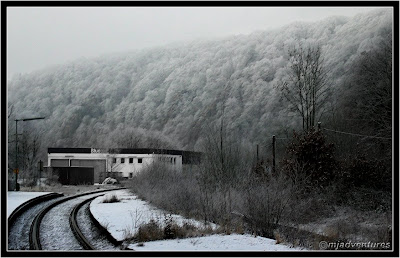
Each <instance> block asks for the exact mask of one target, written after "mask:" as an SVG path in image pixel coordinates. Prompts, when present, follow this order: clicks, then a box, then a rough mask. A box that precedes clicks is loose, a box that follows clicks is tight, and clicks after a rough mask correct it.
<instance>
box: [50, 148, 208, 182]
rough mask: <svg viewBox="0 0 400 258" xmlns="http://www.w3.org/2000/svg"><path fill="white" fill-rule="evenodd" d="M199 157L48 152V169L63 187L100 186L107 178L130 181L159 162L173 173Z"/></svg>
mask: <svg viewBox="0 0 400 258" xmlns="http://www.w3.org/2000/svg"><path fill="white" fill-rule="evenodd" d="M200 159H201V153H199V152H192V151H181V150H166V149H96V148H48V163H47V164H48V167H49V169H50V171H51V173H52V174H56V175H57V176H58V177H59V181H60V182H61V183H62V184H93V183H101V182H103V180H104V179H105V178H107V177H114V178H125V179H129V178H133V177H134V176H135V175H136V174H137V173H139V172H140V171H141V170H142V169H143V168H144V167H146V166H148V165H150V164H152V163H154V162H156V161H158V162H163V163H165V164H167V165H168V166H170V167H171V168H173V169H176V170H182V165H183V164H198V163H199V162H200Z"/></svg>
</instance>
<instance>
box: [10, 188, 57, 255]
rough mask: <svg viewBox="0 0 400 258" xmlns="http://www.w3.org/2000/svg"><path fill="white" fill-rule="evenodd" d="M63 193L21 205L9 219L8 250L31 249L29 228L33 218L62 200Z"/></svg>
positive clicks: (35, 199)
mask: <svg viewBox="0 0 400 258" xmlns="http://www.w3.org/2000/svg"><path fill="white" fill-rule="evenodd" d="M63 196H64V195H63V194H61V193H50V194H45V195H41V196H38V197H35V198H33V199H30V200H29V201H26V202H24V203H22V204H21V205H19V206H18V207H17V208H16V209H15V210H14V211H13V212H12V213H11V214H10V216H9V217H8V224H7V229H8V230H7V231H8V249H9V250H27V249H29V228H30V225H31V224H32V221H33V217H34V216H35V215H36V214H37V213H38V212H39V211H40V210H41V209H43V208H44V207H45V206H46V205H48V204H50V203H52V202H54V201H56V200H58V199H60V198H62V197H63Z"/></svg>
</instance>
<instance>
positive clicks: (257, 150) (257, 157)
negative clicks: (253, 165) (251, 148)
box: [257, 144, 259, 163]
mask: <svg viewBox="0 0 400 258" xmlns="http://www.w3.org/2000/svg"><path fill="white" fill-rule="evenodd" d="M258 160H259V158H258V144H257V163H258Z"/></svg>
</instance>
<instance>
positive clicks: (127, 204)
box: [90, 190, 217, 240]
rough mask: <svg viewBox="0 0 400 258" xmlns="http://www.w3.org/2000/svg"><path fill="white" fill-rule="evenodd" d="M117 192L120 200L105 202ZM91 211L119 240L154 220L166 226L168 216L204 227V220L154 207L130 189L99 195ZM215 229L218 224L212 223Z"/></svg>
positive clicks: (131, 234)
mask: <svg viewBox="0 0 400 258" xmlns="http://www.w3.org/2000/svg"><path fill="white" fill-rule="evenodd" d="M113 194H115V195H116V196H117V197H118V199H119V200H121V201H120V202H115V203H103V200H104V199H106V198H109V196H110V195H113ZM90 211H91V212H92V214H93V216H94V217H95V218H96V219H97V220H98V221H99V222H100V224H101V225H103V227H105V228H107V230H108V231H109V232H110V233H111V235H112V236H113V237H114V238H115V239H117V240H124V239H125V238H127V237H128V236H133V235H134V234H135V233H136V232H137V230H138V229H139V227H140V226H141V225H143V224H146V223H148V222H150V220H154V221H156V222H158V223H159V224H160V225H163V226H165V221H166V219H167V218H172V220H173V221H174V222H176V223H177V224H178V225H183V223H188V224H191V225H194V226H196V227H197V228H204V227H205V225H204V223H202V222H199V221H196V220H193V219H186V218H184V217H182V216H180V215H175V214H169V213H167V212H165V211H163V210H160V209H158V208H155V207H153V206H152V205H150V204H148V203H147V202H145V201H142V200H140V199H137V197H136V196H134V195H132V193H130V192H129V190H119V191H116V192H113V193H107V194H105V195H104V196H101V197H98V198H96V199H94V200H93V201H92V203H91V204H90ZM210 226H211V227H213V229H215V228H216V227H217V226H216V225H215V224H211V225H210Z"/></svg>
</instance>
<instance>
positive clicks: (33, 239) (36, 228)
mask: <svg viewBox="0 0 400 258" xmlns="http://www.w3.org/2000/svg"><path fill="white" fill-rule="evenodd" d="M122 189H126V188H115V189H106V190H100V191H94V192H87V193H82V194H77V195H72V196H68V197H65V198H63V199H61V200H58V201H56V202H54V203H52V204H50V205H49V206H47V207H46V208H44V209H43V210H42V211H41V212H39V214H38V215H36V217H35V219H34V220H33V222H32V225H31V228H30V231H29V245H30V249H31V250H42V245H41V243H40V236H39V232H40V223H41V222H42V220H43V218H44V216H45V215H46V213H47V212H49V211H50V210H51V209H52V208H54V207H55V206H57V205H59V204H61V203H63V202H66V201H69V200H72V199H75V198H78V197H82V196H85V195H90V194H96V193H102V192H108V191H116V190H122ZM96 197H97V196H96Z"/></svg>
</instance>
